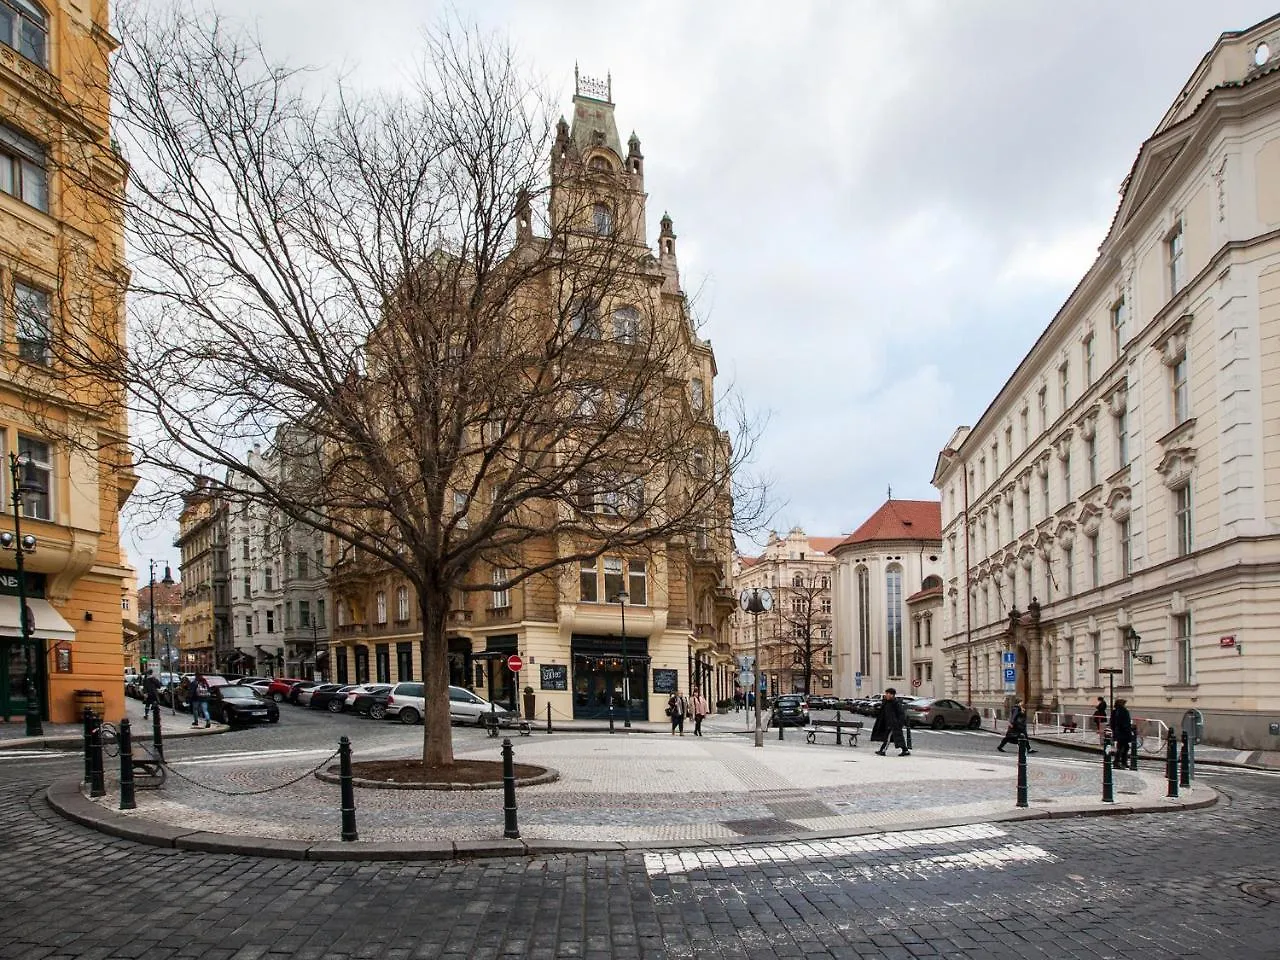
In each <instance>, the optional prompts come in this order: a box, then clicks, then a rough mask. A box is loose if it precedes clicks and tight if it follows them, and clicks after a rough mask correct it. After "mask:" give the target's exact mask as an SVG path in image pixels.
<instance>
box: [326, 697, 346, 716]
mask: <svg viewBox="0 0 1280 960" xmlns="http://www.w3.org/2000/svg"><path fill="white" fill-rule="evenodd" d="M327 706H328V708H329V712H330V713H341V712H342V701H341V700H336V699H335V700H330V701H329V703H328V704H327Z"/></svg>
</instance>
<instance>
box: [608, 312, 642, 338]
mask: <svg viewBox="0 0 1280 960" xmlns="http://www.w3.org/2000/svg"><path fill="white" fill-rule="evenodd" d="M639 336H640V311H639V310H637V309H636V308H635V307H619V308H618V309H617V310H615V311H613V339H615V340H617V341H618V342H619V343H635V342H636V340H637V339H638V338H639Z"/></svg>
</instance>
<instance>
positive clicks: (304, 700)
mask: <svg viewBox="0 0 1280 960" xmlns="http://www.w3.org/2000/svg"><path fill="white" fill-rule="evenodd" d="M329 686H333V687H335V688H336V687H337V686H338V684H336V683H334V684H328V683H317V684H316V685H315V686H314V687H305V686H304V687H301V688H300V689H299V690H298V699H297V701H296V702H297V704H298V706H300V707H309V706H311V695H312V694H314V693H315V692H316V691H317V690H319V689H320V688H321V687H329Z"/></svg>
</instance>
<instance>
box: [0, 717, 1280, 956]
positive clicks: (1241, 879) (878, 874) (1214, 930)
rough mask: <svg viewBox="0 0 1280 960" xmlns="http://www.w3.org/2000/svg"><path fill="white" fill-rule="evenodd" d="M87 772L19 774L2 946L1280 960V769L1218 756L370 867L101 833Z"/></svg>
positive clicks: (55, 951) (0, 872)
mask: <svg viewBox="0 0 1280 960" xmlns="http://www.w3.org/2000/svg"><path fill="white" fill-rule="evenodd" d="M222 739H224V738H215V740H222ZM199 748H200V749H202V750H204V751H206V752H208V750H209V744H208V743H207V742H206V743H202V744H200V745H199ZM192 749H195V748H194V747H193V748H192ZM76 771H77V761H76V760H75V759H43V760H39V759H34V758H32V759H21V760H19V759H15V760H12V761H10V762H8V763H6V764H5V765H4V766H3V767H0V772H2V774H3V778H4V779H3V781H2V784H3V785H2V786H0V805H2V807H3V811H2V812H3V823H4V826H3V828H0V831H2V832H0V849H2V850H3V856H2V857H0V877H2V878H3V888H4V891H5V892H4V894H3V895H2V896H3V909H2V910H0V958H3V960H9V958H13V960H73V958H74V960H110V958H117V957H119V958H132V957H148V958H168V957H175V958H177V957H200V958H202V960H260V958H264V957H299V958H304V960H356V958H383V957H385V958H418V957H421V958H428V957H457V958H463V957H467V958H497V957H534V958H548V960H549V958H555V957H586V958H606V957H611V958H612V957H616V958H641V957H643V958H653V960H658V958H677V957H680V958H683V957H699V958H700V957H708V958H756V957H759V958H766V957H773V956H778V957H806V958H843V957H903V958H905V957H956V958H979V957H981V958H990V957H997V958H998V957H1046V958H1048V957H1052V958H1058V957H1063V958H1070V957H1081V958H1102V957H1124V958H1135V960H1136V958H1143V960H1145V958H1158V957H1202V956H1204V957H1208V956H1215V957H1216V956H1229V957H1232V958H1233V960H1236V958H1245V960H1248V958H1266V957H1276V956H1277V955H1280V948H1278V947H1277V942H1276V939H1275V929H1276V927H1277V923H1278V922H1280V912H1278V911H1280V904H1277V903H1275V902H1273V900H1276V899H1280V871H1278V870H1277V866H1276V865H1277V863H1280V834H1278V831H1277V827H1276V810H1277V808H1280V778H1277V777H1275V776H1273V775H1268V774H1264V773H1254V772H1245V771H1227V770H1212V771H1211V770H1207V769H1206V770H1204V771H1203V777H1204V779H1205V780H1206V781H1209V782H1211V783H1212V785H1213V786H1214V787H1215V788H1218V789H1219V790H1222V791H1225V794H1226V796H1225V798H1224V800H1223V802H1221V803H1220V804H1218V805H1217V806H1216V807H1213V808H1210V809H1207V810H1202V811H1194V812H1186V813H1179V814H1165V815H1135V816H1124V817H1104V818H1088V819H1067V820H1053V821H1039V822H1028V823H1006V824H983V823H977V824H974V825H972V826H968V827H958V828H953V829H943V830H923V831H915V832H900V833H889V834H879V835H872V836H864V837H857V838H849V839H845V840H832V841H814V842H810V843H791V844H777V845H765V846H752V845H747V846H738V847H733V848H721V849H717V848H707V849H701V850H684V851H680V850H674V851H671V852H667V853H664V852H661V851H653V852H643V851H634V852H619V853H608V854H592V855H586V854H583V855H554V856H540V857H532V858H525V857H517V858H505V859H494V860H474V861H444V862H428V863H398V862H386V863H376V864H355V863H351V864H348V863H336V862H322V863H313V862H301V861H290V860H271V859H257V858H249V857H240V856H233V855H218V854H201V853H192V852H183V851H176V850H164V849H157V848H151V847H146V846H140V845H137V844H134V843H131V842H127V841H123V840H116V839H112V838H110V837H106V836H103V835H100V834H97V833H94V832H91V831H89V830H87V829H84V828H82V827H79V826H76V825H74V824H71V823H68V822H67V821H65V820H63V819H62V818H60V817H58V816H57V815H56V814H54V813H53V812H52V811H51V810H49V808H48V807H47V805H46V803H45V801H44V788H45V786H46V785H47V784H48V783H49V782H51V781H52V780H54V779H59V778H65V777H67V776H74V775H75V774H76Z"/></svg>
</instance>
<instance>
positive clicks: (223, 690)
mask: <svg viewBox="0 0 1280 960" xmlns="http://www.w3.org/2000/svg"><path fill="white" fill-rule="evenodd" d="M209 716H211V717H212V718H213V719H214V720H217V721H218V722H219V723H225V724H226V725H227V726H229V727H241V726H245V725H247V724H250V723H276V722H277V721H278V720H279V719H280V708H279V707H277V706H276V705H275V704H274V703H273V702H272V701H270V700H266V699H264V698H263V697H261V696H260V695H259V694H258V693H257V692H256V691H255V690H254V689H253V688H252V687H242V686H240V685H239V684H227V685H226V686H222V687H214V688H213V689H212V690H210V691H209Z"/></svg>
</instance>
